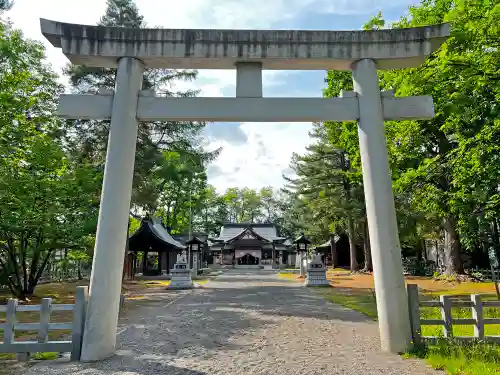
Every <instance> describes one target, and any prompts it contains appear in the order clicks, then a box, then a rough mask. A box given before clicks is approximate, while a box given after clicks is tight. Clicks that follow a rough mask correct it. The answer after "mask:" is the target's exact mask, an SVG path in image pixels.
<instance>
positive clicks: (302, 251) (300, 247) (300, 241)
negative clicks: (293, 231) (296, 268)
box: [293, 232, 311, 277]
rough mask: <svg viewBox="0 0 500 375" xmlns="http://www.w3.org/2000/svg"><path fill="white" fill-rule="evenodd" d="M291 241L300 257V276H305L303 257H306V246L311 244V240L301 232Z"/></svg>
mask: <svg viewBox="0 0 500 375" xmlns="http://www.w3.org/2000/svg"><path fill="white" fill-rule="evenodd" d="M293 243H294V244H295V245H296V246H297V254H298V256H299V257H300V277H305V266H304V259H307V258H306V257H307V247H308V245H310V244H311V241H309V239H308V238H307V237H306V236H305V234H304V232H302V233H301V234H300V236H299V237H298V238H297V239H296V240H295V241H293Z"/></svg>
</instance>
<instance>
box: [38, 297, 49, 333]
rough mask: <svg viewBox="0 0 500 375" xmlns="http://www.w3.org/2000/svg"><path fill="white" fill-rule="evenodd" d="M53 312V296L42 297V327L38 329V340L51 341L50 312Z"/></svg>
mask: <svg viewBox="0 0 500 375" xmlns="http://www.w3.org/2000/svg"><path fill="white" fill-rule="evenodd" d="M51 313H52V298H42V304H41V306H40V328H39V330H38V342H39V343H44V342H47V341H49V324H50V314H51Z"/></svg>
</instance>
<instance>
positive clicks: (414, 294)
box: [407, 284, 500, 343]
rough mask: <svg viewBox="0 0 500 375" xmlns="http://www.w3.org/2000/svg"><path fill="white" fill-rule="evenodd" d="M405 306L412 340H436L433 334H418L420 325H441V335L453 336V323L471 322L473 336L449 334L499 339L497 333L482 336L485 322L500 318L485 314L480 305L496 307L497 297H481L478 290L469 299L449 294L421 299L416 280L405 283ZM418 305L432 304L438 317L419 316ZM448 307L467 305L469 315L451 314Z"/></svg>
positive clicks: (478, 338) (468, 337) (462, 339)
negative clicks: (406, 297)
mask: <svg viewBox="0 0 500 375" xmlns="http://www.w3.org/2000/svg"><path fill="white" fill-rule="evenodd" d="M407 291H408V306H409V310H410V321H411V327H412V336H413V342H414V343H420V342H436V341H437V339H438V337H437V336H422V326H426V325H427V326H442V327H443V337H445V338H452V337H453V325H455V324H457V325H458V324H459V325H473V327H474V335H473V336H461V337H453V338H454V339H456V340H459V341H471V340H481V341H489V342H500V336H485V334H484V326H485V324H500V318H485V317H484V313H483V308H485V307H500V301H483V300H482V299H481V296H480V295H478V294H472V295H471V296H470V301H459V300H456V299H453V298H452V296H444V295H442V296H440V297H439V300H434V301H421V300H420V296H419V293H418V285H417V284H408V286H407ZM420 307H434V308H439V309H440V310H441V319H421V311H420ZM452 307H465V308H467V307H468V308H471V311H472V318H454V317H453V315H452Z"/></svg>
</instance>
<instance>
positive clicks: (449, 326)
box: [439, 296, 453, 338]
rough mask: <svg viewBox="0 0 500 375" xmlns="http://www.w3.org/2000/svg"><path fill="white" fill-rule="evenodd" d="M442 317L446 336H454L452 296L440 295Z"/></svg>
mask: <svg viewBox="0 0 500 375" xmlns="http://www.w3.org/2000/svg"><path fill="white" fill-rule="evenodd" d="M439 299H440V301H441V317H442V318H443V320H444V326H443V334H444V337H446V338H451V337H453V319H452V316H451V297H450V296H440V298H439Z"/></svg>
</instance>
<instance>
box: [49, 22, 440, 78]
mask: <svg viewBox="0 0 500 375" xmlns="http://www.w3.org/2000/svg"><path fill="white" fill-rule="evenodd" d="M40 24H41V29H42V34H43V35H44V36H45V37H46V38H47V39H48V40H49V41H50V42H51V43H52V45H54V46H55V47H58V48H62V52H63V53H64V54H65V55H66V56H67V57H68V58H69V60H70V61H71V62H72V63H73V64H77V65H86V66H94V67H110V68H112V67H116V65H117V60H118V59H119V58H121V57H124V56H128V57H135V58H137V59H140V60H141V61H143V63H144V64H145V66H146V67H148V68H170V69H234V68H235V64H236V63H238V62H260V63H261V64H262V68H263V69H268V70H328V69H332V70H350V68H351V64H352V63H353V62H355V61H357V60H361V59H373V60H374V61H376V63H377V68H378V69H400V68H410V67H416V66H419V65H420V64H421V63H422V62H423V60H424V59H425V58H426V57H427V56H428V55H430V54H431V53H432V52H433V51H435V50H436V49H437V48H439V46H440V45H441V44H442V43H443V42H444V41H445V40H446V38H447V37H448V36H449V33H450V30H449V24H439V25H433V26H425V27H416V28H408V29H390V30H375V31H363V30H355V31H316V30H211V29H130V28H119V27H105V26H87V25H78V24H69V23H62V22H56V21H50V20H46V19H41V20H40Z"/></svg>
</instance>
